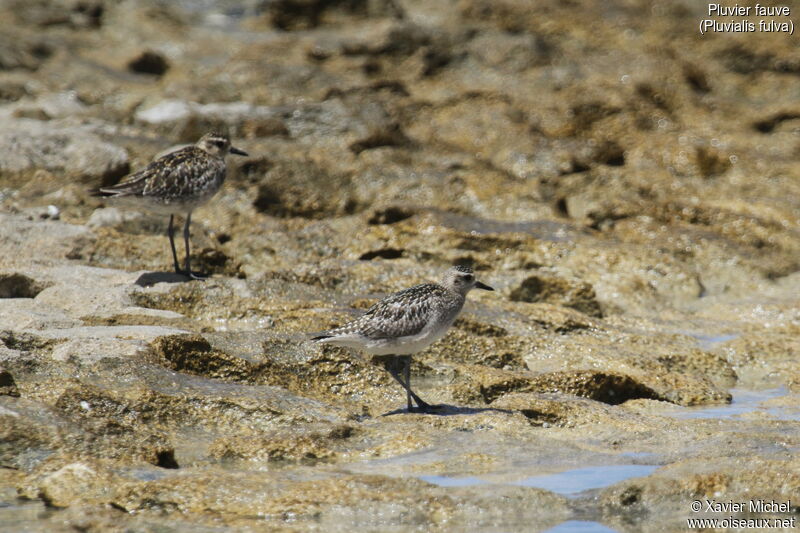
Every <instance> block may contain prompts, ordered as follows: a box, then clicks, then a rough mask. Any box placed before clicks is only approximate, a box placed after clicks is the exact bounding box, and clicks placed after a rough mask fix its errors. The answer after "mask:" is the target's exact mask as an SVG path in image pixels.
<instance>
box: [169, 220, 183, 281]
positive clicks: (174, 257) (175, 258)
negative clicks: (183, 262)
mask: <svg viewBox="0 0 800 533" xmlns="http://www.w3.org/2000/svg"><path fill="white" fill-rule="evenodd" d="M174 218H175V215H170V216H169V226H167V236H168V237H169V247H170V248H172V262H173V264H174V265H175V272H177V273H178V274H180V273H181V267H180V265H178V252H176V251H175V226H173V225H172V222H173V219H174Z"/></svg>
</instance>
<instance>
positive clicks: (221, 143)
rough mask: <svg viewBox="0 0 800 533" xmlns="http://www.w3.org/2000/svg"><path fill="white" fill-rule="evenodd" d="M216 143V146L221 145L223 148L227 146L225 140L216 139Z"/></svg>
mask: <svg viewBox="0 0 800 533" xmlns="http://www.w3.org/2000/svg"><path fill="white" fill-rule="evenodd" d="M214 145H215V146H219V147H220V148H222V147H223V146H225V141H221V140H217V141H214Z"/></svg>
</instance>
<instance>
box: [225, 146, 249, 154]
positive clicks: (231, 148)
mask: <svg viewBox="0 0 800 533" xmlns="http://www.w3.org/2000/svg"><path fill="white" fill-rule="evenodd" d="M228 151H229V152H230V153H232V154H236V155H250V154H248V153H247V152H245V151H244V150H239V149H238V148H236V147H235V146H231V147H230V148H229V150H228Z"/></svg>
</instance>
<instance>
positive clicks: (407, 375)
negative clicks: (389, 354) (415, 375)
mask: <svg viewBox="0 0 800 533" xmlns="http://www.w3.org/2000/svg"><path fill="white" fill-rule="evenodd" d="M402 359H403V379H405V380H406V385H408V388H407V389H406V401H407V402H408V410H409V411H411V408H412V407H413V406H412V405H411V356H410V355H405V356H403V357H402Z"/></svg>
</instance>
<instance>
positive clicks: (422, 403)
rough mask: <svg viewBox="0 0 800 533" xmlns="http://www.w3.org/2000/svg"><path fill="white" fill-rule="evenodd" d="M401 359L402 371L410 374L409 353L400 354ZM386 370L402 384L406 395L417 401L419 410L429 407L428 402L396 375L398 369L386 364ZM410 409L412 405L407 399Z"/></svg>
mask: <svg viewBox="0 0 800 533" xmlns="http://www.w3.org/2000/svg"><path fill="white" fill-rule="evenodd" d="M401 359H402V360H403V364H404V367H403V372H404V373H406V374H407V375H409V376H410V373H411V356H409V355H407V356H401ZM386 370H388V371H389V374H390V375H391V376H392V377H393V378H394V379H395V381H397V382H398V383H399V384H400V385H402V387H403V388H404V389H405V390H406V394H407V396H408V397H410V398H413V399H414V401H415V402H416V403H417V407H419V409H420V410H421V411H426V410H428V409H430V407H431V406H430V404H429V403H428V402H426V401H425V400H423V399H422V398H420V397H419V396H417V394H416V393H415V392H414V391H413V390H411V387H410V386H409V385H408V383H406V382H404V381H403V380H402V379H400V376H399V375H398V371H397V369H396V368H395V367H394V366H387V367H386ZM412 409H413V405H411V400H410V399H409V402H408V410H409V411H411V410H412Z"/></svg>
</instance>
